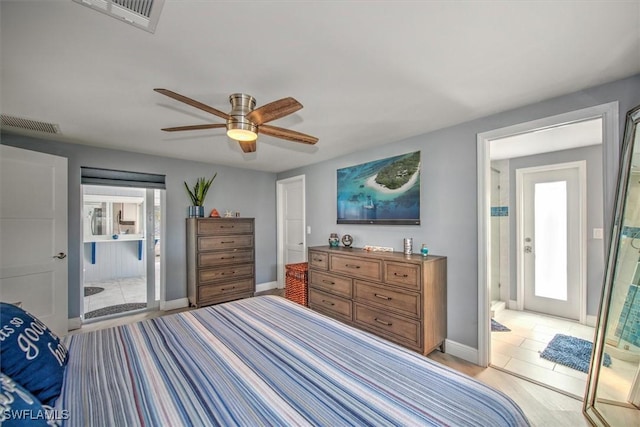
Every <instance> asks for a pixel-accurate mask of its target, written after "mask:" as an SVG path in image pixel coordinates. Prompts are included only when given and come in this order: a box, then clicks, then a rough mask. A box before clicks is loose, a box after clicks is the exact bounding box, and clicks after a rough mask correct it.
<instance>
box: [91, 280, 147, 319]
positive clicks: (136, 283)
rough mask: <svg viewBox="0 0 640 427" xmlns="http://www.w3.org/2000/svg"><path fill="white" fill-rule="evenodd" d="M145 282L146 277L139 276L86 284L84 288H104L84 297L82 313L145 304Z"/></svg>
mask: <svg viewBox="0 0 640 427" xmlns="http://www.w3.org/2000/svg"><path fill="white" fill-rule="evenodd" d="M146 281H147V279H146V277H144V276H140V277H127V278H123V279H113V280H109V281H104V282H87V283H85V286H98V287H101V288H104V291H102V292H100V293H97V294H95V295H91V296H88V297H84V312H85V313H88V312H90V311H93V310H97V309H99V308H104V307H109V306H111V305H118V304H128V303H134V302H146V300H147V284H146V283H147V282H146Z"/></svg>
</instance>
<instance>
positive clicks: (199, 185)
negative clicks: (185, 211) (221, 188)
mask: <svg viewBox="0 0 640 427" xmlns="http://www.w3.org/2000/svg"><path fill="white" fill-rule="evenodd" d="M216 176H218V173H217V172H216V173H215V174H213V176H212V177H211V179H206V178H198V180H197V181H196V183H195V185H194V186H193V188H191V187H189V184H187V182H186V181H185V182H184V188H185V189H186V190H187V194H188V195H189V199H191V206H189V217H190V218H193V217H204V199H205V198H206V197H207V192H208V191H209V187H211V184H213V180H214V179H216Z"/></svg>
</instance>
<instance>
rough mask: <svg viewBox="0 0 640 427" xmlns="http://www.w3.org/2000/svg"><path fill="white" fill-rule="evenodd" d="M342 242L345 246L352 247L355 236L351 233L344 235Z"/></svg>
mask: <svg viewBox="0 0 640 427" xmlns="http://www.w3.org/2000/svg"><path fill="white" fill-rule="evenodd" d="M342 244H343V245H344V247H345V248H350V247H351V245H352V244H353V237H351V235H350V234H345V235H344V236H342Z"/></svg>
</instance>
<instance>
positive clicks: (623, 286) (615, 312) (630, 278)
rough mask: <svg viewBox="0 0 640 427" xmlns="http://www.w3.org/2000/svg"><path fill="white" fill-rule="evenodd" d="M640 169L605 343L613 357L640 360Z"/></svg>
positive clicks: (632, 185) (630, 194)
mask: <svg viewBox="0 0 640 427" xmlns="http://www.w3.org/2000/svg"><path fill="white" fill-rule="evenodd" d="M639 261H640V169H639V167H638V165H636V164H635V163H632V165H631V171H630V174H629V184H628V186H627V201H626V206H625V211H624V217H623V221H622V229H621V233H620V243H619V246H618V264H617V267H616V275H615V277H614V279H613V288H614V289H616V292H613V293H612V294H611V305H610V308H609V310H610V323H609V325H608V327H607V334H606V336H605V344H606V346H607V351H608V352H610V353H611V355H612V356H614V357H616V358H618V359H621V360H626V361H630V362H631V361H632V362H638V361H640V264H639Z"/></svg>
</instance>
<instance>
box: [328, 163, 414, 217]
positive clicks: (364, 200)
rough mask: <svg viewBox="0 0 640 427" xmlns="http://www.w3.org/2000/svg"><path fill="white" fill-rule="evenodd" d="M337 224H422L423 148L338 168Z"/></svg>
mask: <svg viewBox="0 0 640 427" xmlns="http://www.w3.org/2000/svg"><path fill="white" fill-rule="evenodd" d="M337 174H338V180H337V187H338V188H337V202H338V203H337V210H338V212H337V213H338V224H386V225H393V224H401V225H419V224H420V152H419V151H416V152H413V153H407V154H401V155H399V156H394V157H387V158H386V159H381V160H374V161H372V162H367V163H363V164H360V165H356V166H349V167H346V168H342V169H338V171H337Z"/></svg>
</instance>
